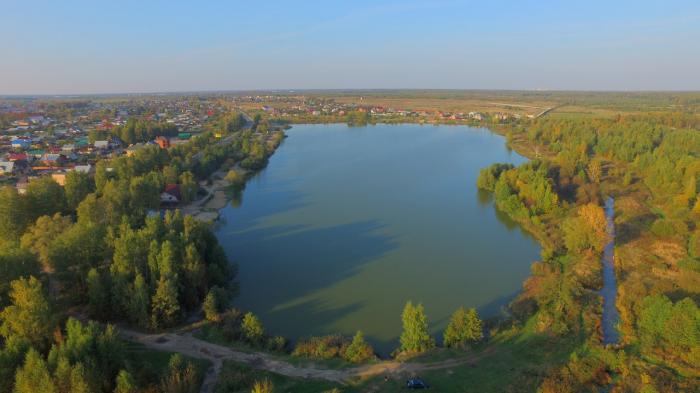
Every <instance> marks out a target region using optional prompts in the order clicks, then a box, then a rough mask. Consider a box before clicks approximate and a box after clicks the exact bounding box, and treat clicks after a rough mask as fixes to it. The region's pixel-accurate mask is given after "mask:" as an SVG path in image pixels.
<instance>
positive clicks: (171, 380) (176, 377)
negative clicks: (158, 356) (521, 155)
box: [161, 354, 199, 393]
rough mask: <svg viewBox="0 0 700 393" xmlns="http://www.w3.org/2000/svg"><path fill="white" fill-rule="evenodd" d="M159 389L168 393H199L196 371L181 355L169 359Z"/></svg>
mask: <svg viewBox="0 0 700 393" xmlns="http://www.w3.org/2000/svg"><path fill="white" fill-rule="evenodd" d="M161 389H162V391H163V392H168V393H196V392H199V378H198V377H197V370H196V369H195V368H194V365H193V364H192V363H191V362H185V361H184V360H183V358H182V355H180V354H175V355H172V356H171V357H170V363H169V365H168V372H167V374H166V375H165V376H164V377H163V378H162V379H161Z"/></svg>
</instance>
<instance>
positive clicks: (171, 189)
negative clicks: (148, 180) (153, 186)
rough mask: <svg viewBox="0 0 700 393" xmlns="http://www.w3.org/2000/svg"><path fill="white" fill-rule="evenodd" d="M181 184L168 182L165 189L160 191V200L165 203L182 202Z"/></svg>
mask: <svg viewBox="0 0 700 393" xmlns="http://www.w3.org/2000/svg"><path fill="white" fill-rule="evenodd" d="M180 198H181V194H180V186H179V185H178V184H168V185H166V186H165V190H164V191H163V192H162V193H160V202H161V203H162V204H164V205H177V204H178V203H180Z"/></svg>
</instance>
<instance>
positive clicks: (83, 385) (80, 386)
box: [70, 363, 95, 393]
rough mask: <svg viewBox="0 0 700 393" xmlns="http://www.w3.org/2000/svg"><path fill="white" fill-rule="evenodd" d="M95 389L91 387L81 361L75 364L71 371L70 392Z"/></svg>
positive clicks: (76, 392)
mask: <svg viewBox="0 0 700 393" xmlns="http://www.w3.org/2000/svg"><path fill="white" fill-rule="evenodd" d="M94 391H95V389H92V388H91V387H90V384H89V383H88V379H87V376H86V375H85V368H84V367H83V365H82V364H81V363H77V364H76V365H74V366H73V368H72V370H71V373H70V392H71V393H92V392H94Z"/></svg>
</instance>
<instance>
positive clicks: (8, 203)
mask: <svg viewBox="0 0 700 393" xmlns="http://www.w3.org/2000/svg"><path fill="white" fill-rule="evenodd" d="M29 216H30V214H29V211H28V204H27V201H26V200H25V199H24V198H23V197H22V196H21V195H19V194H18V193H17V190H16V189H15V188H14V187H9V186H2V187H0V240H16V239H19V237H20V236H21V235H22V233H23V232H24V228H25V227H26V226H27V224H28V223H29V222H30V217H29Z"/></svg>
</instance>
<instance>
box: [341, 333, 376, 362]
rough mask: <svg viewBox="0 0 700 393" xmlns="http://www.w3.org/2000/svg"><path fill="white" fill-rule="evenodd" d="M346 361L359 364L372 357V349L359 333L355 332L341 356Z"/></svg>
mask: <svg viewBox="0 0 700 393" xmlns="http://www.w3.org/2000/svg"><path fill="white" fill-rule="evenodd" d="M343 357H344V358H345V359H346V360H347V361H350V362H353V363H361V362H364V361H366V360H369V359H371V358H373V357H374V349H373V348H372V346H371V345H369V344H367V342H366V341H365V336H364V334H362V332H361V331H359V330H358V331H357V333H355V336H354V337H353V338H352V342H351V343H350V345H348V347H347V348H346V349H345V353H344V356H343Z"/></svg>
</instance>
